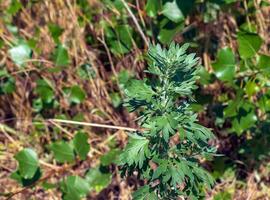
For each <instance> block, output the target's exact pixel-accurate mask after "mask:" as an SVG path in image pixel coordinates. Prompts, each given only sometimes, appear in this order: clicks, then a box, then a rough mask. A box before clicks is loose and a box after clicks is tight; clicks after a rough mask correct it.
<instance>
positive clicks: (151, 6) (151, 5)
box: [145, 0, 160, 18]
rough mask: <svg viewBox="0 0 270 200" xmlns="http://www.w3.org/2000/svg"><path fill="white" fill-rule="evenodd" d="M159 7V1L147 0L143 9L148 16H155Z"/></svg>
mask: <svg viewBox="0 0 270 200" xmlns="http://www.w3.org/2000/svg"><path fill="white" fill-rule="evenodd" d="M159 8H160V2H159V1H157V0H147V4H146V6H145V11H146V13H147V15H148V16H149V17H153V18H154V17H157V15H158V10H159Z"/></svg>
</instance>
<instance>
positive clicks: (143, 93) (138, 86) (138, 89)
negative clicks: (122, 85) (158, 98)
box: [125, 80, 155, 101]
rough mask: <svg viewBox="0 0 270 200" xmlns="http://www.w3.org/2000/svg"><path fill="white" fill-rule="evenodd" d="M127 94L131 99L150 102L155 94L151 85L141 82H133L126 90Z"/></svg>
mask: <svg viewBox="0 0 270 200" xmlns="http://www.w3.org/2000/svg"><path fill="white" fill-rule="evenodd" d="M125 93H126V95H127V96H128V97H130V98H137V99H138V100H146V101H150V100H151V98H152V96H153V95H154V94H155V92H154V91H153V90H152V89H151V87H150V86H149V85H147V84H146V83H144V82H143V81H139V80H131V81H130V82H129V83H128V85H127V87H126V89H125Z"/></svg>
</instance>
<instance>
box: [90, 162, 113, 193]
mask: <svg viewBox="0 0 270 200" xmlns="http://www.w3.org/2000/svg"><path fill="white" fill-rule="evenodd" d="M85 178H86V180H87V182H88V184H89V186H90V189H91V190H95V191H96V192H100V191H101V190H103V189H104V188H106V187H107V186H108V185H109V184H110V183H111V178H112V175H111V174H109V173H102V172H101V171H100V169H99V168H98V167H96V168H93V169H90V171H88V172H87V174H86V176H85Z"/></svg>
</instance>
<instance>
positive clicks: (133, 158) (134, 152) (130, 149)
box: [120, 134, 149, 168]
mask: <svg viewBox="0 0 270 200" xmlns="http://www.w3.org/2000/svg"><path fill="white" fill-rule="evenodd" d="M129 136H130V139H129V142H128V144H127V146H126V148H125V150H124V151H123V153H122V154H121V155H120V161H121V163H123V164H125V163H127V164H128V165H129V166H131V165H133V164H135V165H136V166H137V165H138V166H139V168H142V165H143V162H144V160H145V159H146V158H147V157H148V156H149V149H148V143H149V140H148V139H147V138H145V137H142V136H139V135H135V134H134V135H129Z"/></svg>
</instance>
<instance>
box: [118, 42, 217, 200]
mask: <svg viewBox="0 0 270 200" xmlns="http://www.w3.org/2000/svg"><path fill="white" fill-rule="evenodd" d="M187 48H188V45H187V44H185V45H183V46H181V47H180V46H179V45H176V44H174V43H172V44H171V45H170V47H169V49H168V50H167V49H162V48H161V46H160V45H157V46H151V47H150V50H149V53H148V54H149V57H150V59H151V64H150V66H149V68H148V70H147V71H146V72H147V73H150V77H151V78H148V79H146V80H133V81H131V82H130V83H129V84H128V86H127V88H126V89H125V94H126V96H127V99H126V102H125V105H126V106H127V108H128V109H129V110H130V111H131V112H132V111H135V110H138V111H139V114H140V117H139V124H140V126H141V127H142V130H143V131H137V132H136V133H134V134H129V142H128V144H127V146H126V148H125V149H124V151H123V153H122V154H121V155H120V167H121V173H122V175H123V176H125V175H126V176H128V175H134V174H135V175H137V176H138V177H139V178H140V179H143V180H145V183H146V184H145V185H144V186H143V187H140V188H139V189H138V190H137V191H136V192H135V193H134V194H133V199H135V200H138V199H140V200H148V199H149V200H154V199H162V200H163V199H176V198H177V197H179V196H184V197H189V198H191V199H199V198H200V197H202V196H203V192H202V191H203V189H204V188H210V187H211V186H212V185H213V180H212V178H211V176H210V175H209V174H208V173H207V172H206V171H205V170H204V169H203V168H202V167H200V164H199V163H200V161H202V160H203V159H205V158H209V157H211V156H212V155H213V154H214V153H215V148H213V147H210V146H209V145H208V140H209V139H212V138H213V137H214V136H213V134H212V133H211V131H210V130H209V129H207V128H205V127H203V126H201V125H200V124H198V123H197V122H196V121H197V120H196V118H197V115H196V114H194V113H193V112H192V111H191V109H190V105H189V103H190V102H192V101H194V100H193V98H192V90H193V89H195V88H196V85H195V81H196V80H197V79H198V70H199V67H198V58H196V57H195V54H194V53H192V54H187V53H186V50H187Z"/></svg>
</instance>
